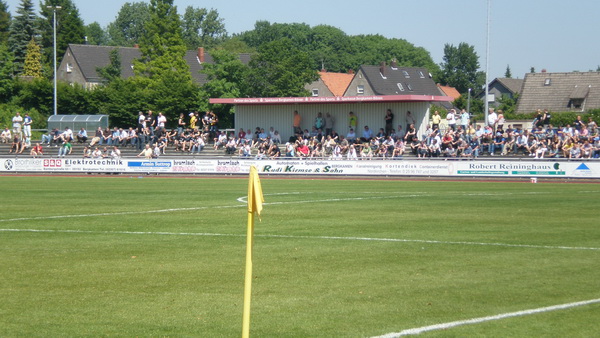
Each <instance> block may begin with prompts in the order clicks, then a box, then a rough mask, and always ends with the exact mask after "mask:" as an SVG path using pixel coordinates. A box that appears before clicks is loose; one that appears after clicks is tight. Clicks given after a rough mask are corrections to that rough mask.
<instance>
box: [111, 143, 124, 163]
mask: <svg viewBox="0 0 600 338" xmlns="http://www.w3.org/2000/svg"><path fill="white" fill-rule="evenodd" d="M110 157H111V158H112V159H113V160H118V159H120V158H121V150H119V148H118V147H117V146H113V149H112V151H111V152H110Z"/></svg>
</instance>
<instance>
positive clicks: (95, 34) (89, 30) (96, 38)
mask: <svg viewBox="0 0 600 338" xmlns="http://www.w3.org/2000/svg"><path fill="white" fill-rule="evenodd" d="M84 29H85V38H86V41H87V43H88V44H89V45H96V46H105V45H106V44H107V43H108V34H107V33H106V31H105V30H104V29H102V27H101V26H100V24H99V23H98V22H95V21H94V22H92V23H91V24H89V25H86V26H85V27H84Z"/></svg>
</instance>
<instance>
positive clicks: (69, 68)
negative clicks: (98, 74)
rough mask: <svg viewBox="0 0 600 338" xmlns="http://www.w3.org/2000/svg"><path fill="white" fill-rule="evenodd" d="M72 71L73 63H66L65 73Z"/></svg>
mask: <svg viewBox="0 0 600 338" xmlns="http://www.w3.org/2000/svg"><path fill="white" fill-rule="evenodd" d="M72 71H73V65H72V64H70V63H67V73H71V72H72Z"/></svg>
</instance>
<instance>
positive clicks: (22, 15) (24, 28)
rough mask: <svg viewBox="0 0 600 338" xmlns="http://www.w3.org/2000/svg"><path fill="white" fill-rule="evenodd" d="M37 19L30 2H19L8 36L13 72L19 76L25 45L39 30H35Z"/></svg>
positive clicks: (28, 0) (29, 0)
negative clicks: (13, 66)
mask: <svg viewBox="0 0 600 338" xmlns="http://www.w3.org/2000/svg"><path fill="white" fill-rule="evenodd" d="M36 21H37V17H36V15H35V12H34V10H33V2H32V1H31V0H21V3H20V5H19V7H17V15H16V16H15V17H14V19H13V20H12V22H11V25H10V36H9V38H8V45H9V46H10V50H11V51H12V52H13V54H14V56H15V72H16V73H17V74H20V73H21V72H22V70H23V66H24V63H25V55H26V54H27V45H28V44H29V41H31V39H32V38H37V36H38V34H39V30H38V28H37V24H36Z"/></svg>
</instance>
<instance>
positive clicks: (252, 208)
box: [242, 166, 265, 338]
mask: <svg viewBox="0 0 600 338" xmlns="http://www.w3.org/2000/svg"><path fill="white" fill-rule="evenodd" d="M264 201H265V200H264V198H263V193H262V187H261V185H260V178H259V177H258V171H257V170H256V167H255V166H251V167H250V179H249V182H248V234H247V237H246V276H245V279H244V313H243V316H242V337H243V338H248V337H250V299H251V298H252V247H253V246H254V243H253V241H254V213H256V214H257V215H258V217H259V219H260V212H261V211H262V204H263V202H264Z"/></svg>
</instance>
